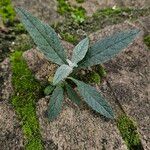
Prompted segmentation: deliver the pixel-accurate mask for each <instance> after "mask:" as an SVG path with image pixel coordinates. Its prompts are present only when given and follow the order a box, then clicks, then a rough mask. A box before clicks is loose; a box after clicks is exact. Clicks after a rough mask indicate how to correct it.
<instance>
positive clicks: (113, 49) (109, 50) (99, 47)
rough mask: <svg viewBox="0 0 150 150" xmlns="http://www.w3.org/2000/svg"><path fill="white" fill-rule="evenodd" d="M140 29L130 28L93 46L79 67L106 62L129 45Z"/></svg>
mask: <svg viewBox="0 0 150 150" xmlns="http://www.w3.org/2000/svg"><path fill="white" fill-rule="evenodd" d="M138 33H139V30H136V29H135V30H129V31H123V32H120V33H116V34H114V35H112V36H110V37H107V38H105V39H103V40H101V41H98V42H96V43H95V44H94V45H93V46H91V47H90V48H89V50H88V52H87V54H86V56H85V58H84V59H83V60H82V61H81V62H80V63H79V64H78V66H79V67H83V68H84V67H88V66H93V65H97V64H101V63H104V62H106V61H108V60H109V59H111V58H112V57H114V56H115V55H116V54H118V53H119V52H120V51H121V50H122V49H124V48H125V47H127V46H128V45H129V44H130V43H131V42H132V41H133V39H134V38H135V37H136V35H137V34H138Z"/></svg>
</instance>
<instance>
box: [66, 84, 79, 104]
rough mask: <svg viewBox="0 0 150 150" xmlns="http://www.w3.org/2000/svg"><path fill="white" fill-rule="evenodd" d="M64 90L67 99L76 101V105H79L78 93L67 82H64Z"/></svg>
mask: <svg viewBox="0 0 150 150" xmlns="http://www.w3.org/2000/svg"><path fill="white" fill-rule="evenodd" d="M66 91H67V95H68V97H69V99H70V100H71V101H73V102H74V103H76V104H77V105H80V103H81V101H80V97H79V95H78V94H77V93H76V91H75V90H74V89H73V88H72V87H71V86H70V85H69V84H66Z"/></svg>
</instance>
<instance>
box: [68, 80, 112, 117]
mask: <svg viewBox="0 0 150 150" xmlns="http://www.w3.org/2000/svg"><path fill="white" fill-rule="evenodd" d="M70 79H71V80H72V81H74V82H75V83H76V85H77V89H78V91H79V93H80V94H81V96H82V97H83V100H84V101H85V102H86V103H87V104H88V105H89V106H91V107H92V109H93V110H95V111H97V112H99V113H100V114H102V115H104V116H105V117H107V118H111V119H112V118H114V114H113V111H112V108H111V107H110V106H109V105H108V103H107V102H106V101H105V99H104V98H103V97H102V96H101V95H100V93H99V92H98V91H97V90H96V89H95V88H94V87H92V86H90V85H88V84H85V83H84V82H81V81H79V80H76V79H74V78H70Z"/></svg>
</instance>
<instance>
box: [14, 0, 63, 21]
mask: <svg viewBox="0 0 150 150" xmlns="http://www.w3.org/2000/svg"><path fill="white" fill-rule="evenodd" d="M12 3H13V5H14V6H15V7H23V8H24V9H26V10H28V11H29V12H31V13H32V14H33V15H35V16H37V17H38V18H40V19H41V20H43V21H45V22H47V23H50V24H52V23H56V22H58V21H61V20H62V17H61V16H60V15H58V13H57V1H56V0H44V1H42V0H30V1H29V0H19V1H18V0H12Z"/></svg>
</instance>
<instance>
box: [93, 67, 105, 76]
mask: <svg viewBox="0 0 150 150" xmlns="http://www.w3.org/2000/svg"><path fill="white" fill-rule="evenodd" d="M95 70H96V72H97V73H98V74H99V76H100V77H101V78H104V77H106V75H107V72H106V70H105V68H104V67H103V66H102V65H96V66H95Z"/></svg>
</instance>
